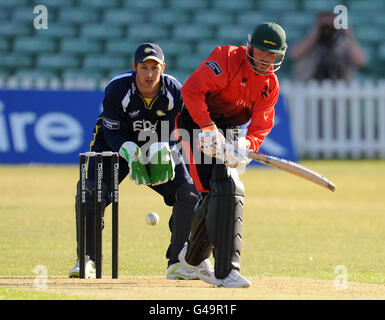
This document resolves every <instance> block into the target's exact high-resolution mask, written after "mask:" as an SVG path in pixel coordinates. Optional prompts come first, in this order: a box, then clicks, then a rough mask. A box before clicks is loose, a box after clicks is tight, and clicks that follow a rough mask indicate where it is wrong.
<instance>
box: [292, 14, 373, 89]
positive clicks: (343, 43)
mask: <svg viewBox="0 0 385 320" xmlns="http://www.w3.org/2000/svg"><path fill="white" fill-rule="evenodd" d="M334 19H335V16H334V15H333V13H331V12H320V13H319V14H318V16H317V19H316V22H315V24H314V27H313V29H312V31H311V33H310V34H309V35H308V36H307V37H305V38H304V39H303V40H301V41H300V42H299V43H297V44H295V45H293V47H292V49H291V50H290V52H289V55H290V57H291V58H292V59H293V61H294V65H293V77H294V79H295V80H302V81H307V80H310V79H316V80H324V79H331V80H345V81H347V82H349V81H351V80H352V79H353V77H354V74H355V72H356V71H357V70H358V69H359V68H360V67H362V66H363V65H364V64H365V62H366V57H365V53H364V51H363V49H362V48H361V46H360V45H359V44H358V42H357V41H356V39H355V38H354V36H353V33H352V30H351V28H349V29H336V28H335V27H334V24H333V22H334Z"/></svg>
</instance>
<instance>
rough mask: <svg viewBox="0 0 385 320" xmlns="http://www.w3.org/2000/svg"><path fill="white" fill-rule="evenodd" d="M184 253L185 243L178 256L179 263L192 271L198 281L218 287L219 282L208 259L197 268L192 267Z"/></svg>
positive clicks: (185, 251) (185, 249)
mask: <svg viewBox="0 0 385 320" xmlns="http://www.w3.org/2000/svg"><path fill="white" fill-rule="evenodd" d="M186 253H187V243H186V244H185V245H184V247H183V249H182V250H181V252H180V253H179V255H178V258H179V261H180V262H182V263H183V264H184V265H185V266H187V267H189V268H190V269H193V270H194V271H195V272H196V274H197V275H198V277H199V279H201V280H202V281H204V282H207V283H210V284H213V285H215V286H220V285H221V281H220V279H217V278H216V277H215V274H214V268H213V266H212V264H211V262H210V260H209V259H205V260H203V261H202V262H201V263H200V264H198V265H197V266H193V265H191V264H189V263H187V261H186Z"/></svg>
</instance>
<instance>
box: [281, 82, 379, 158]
mask: <svg viewBox="0 0 385 320" xmlns="http://www.w3.org/2000/svg"><path fill="white" fill-rule="evenodd" d="M281 92H282V93H283V94H284V95H285V97H286V102H287V105H288V106H289V112H290V118H291V128H292V135H293V140H294V145H295V147H296V150H297V152H298V154H299V156H300V157H309V158H313V159H317V158H325V159H327V158H355V159H358V158H385V81H381V82H378V83H374V82H370V81H369V82H365V83H358V82H354V83H352V84H350V85H347V84H345V83H344V82H337V83H332V82H329V81H324V82H322V83H317V82H309V83H307V84H304V83H298V82H282V83H281Z"/></svg>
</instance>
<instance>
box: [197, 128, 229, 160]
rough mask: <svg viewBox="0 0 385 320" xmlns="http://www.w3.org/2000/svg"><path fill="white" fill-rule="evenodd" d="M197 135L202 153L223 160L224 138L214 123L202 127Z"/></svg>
mask: <svg viewBox="0 0 385 320" xmlns="http://www.w3.org/2000/svg"><path fill="white" fill-rule="evenodd" d="M198 137H199V143H200V146H201V150H202V152H203V153H205V154H207V155H208V156H210V157H214V158H218V159H222V160H224V152H225V149H224V148H225V144H226V140H225V137H224V136H223V135H222V133H220V132H219V131H218V128H217V126H216V125H215V124H213V125H209V126H207V127H204V128H202V132H200V133H199V135H198Z"/></svg>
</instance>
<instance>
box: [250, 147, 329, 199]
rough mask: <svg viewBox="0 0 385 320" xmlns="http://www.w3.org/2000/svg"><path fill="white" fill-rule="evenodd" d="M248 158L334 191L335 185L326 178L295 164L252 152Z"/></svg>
mask: <svg viewBox="0 0 385 320" xmlns="http://www.w3.org/2000/svg"><path fill="white" fill-rule="evenodd" d="M248 157H249V158H250V159H252V160H256V161H258V162H261V163H264V164H267V165H270V166H273V167H275V168H278V169H280V170H283V171H286V172H288V173H291V174H294V175H296V176H298V177H301V178H303V179H306V180H309V181H311V182H314V183H316V184H318V185H320V186H322V187H324V188H327V189H329V190H330V191H333V192H334V191H335V190H336V187H335V185H334V184H333V183H332V182H331V181H329V180H328V179H327V178H326V177H324V176H323V175H321V174H320V173H318V172H315V171H314V170H311V169H309V168H307V167H305V166H303V165H300V164H298V163H296V162H293V161H289V160H286V159H281V158H277V157H274V156H269V155H265V154H262V153H259V152H253V151H250V150H249V151H248Z"/></svg>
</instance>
